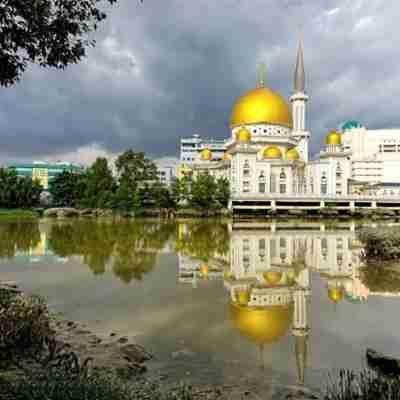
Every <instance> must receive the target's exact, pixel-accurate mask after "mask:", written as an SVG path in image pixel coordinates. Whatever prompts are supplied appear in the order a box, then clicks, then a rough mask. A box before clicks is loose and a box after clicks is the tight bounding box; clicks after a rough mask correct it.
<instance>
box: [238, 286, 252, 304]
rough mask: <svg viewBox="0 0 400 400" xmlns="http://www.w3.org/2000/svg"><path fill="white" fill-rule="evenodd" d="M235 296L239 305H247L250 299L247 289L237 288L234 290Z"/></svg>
mask: <svg viewBox="0 0 400 400" xmlns="http://www.w3.org/2000/svg"><path fill="white" fill-rule="evenodd" d="M235 294H236V298H237V303H238V304H239V305H240V306H247V304H248V303H249V300H250V293H249V291H248V290H243V289H242V290H237V291H236V292H235Z"/></svg>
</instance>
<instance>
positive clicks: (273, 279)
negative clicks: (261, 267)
mask: <svg viewBox="0 0 400 400" xmlns="http://www.w3.org/2000/svg"><path fill="white" fill-rule="evenodd" d="M263 277H264V279H265V280H266V281H267V282H268V283H269V284H270V285H276V284H278V283H279V282H280V281H281V279H282V272H279V271H268V272H264V273H263Z"/></svg>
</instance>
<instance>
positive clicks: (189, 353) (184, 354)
mask: <svg viewBox="0 0 400 400" xmlns="http://www.w3.org/2000/svg"><path fill="white" fill-rule="evenodd" d="M195 355H196V353H194V352H193V351H191V350H189V349H182V350H178V351H174V352H173V353H172V354H171V356H172V358H174V359H175V358H186V357H194V356H195Z"/></svg>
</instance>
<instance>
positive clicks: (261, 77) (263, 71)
mask: <svg viewBox="0 0 400 400" xmlns="http://www.w3.org/2000/svg"><path fill="white" fill-rule="evenodd" d="M257 69H258V71H257V75H258V77H257V78H258V79H257V80H258V82H257V87H259V88H263V87H265V80H266V75H267V66H266V65H265V63H263V62H260V63H259V64H258V68H257Z"/></svg>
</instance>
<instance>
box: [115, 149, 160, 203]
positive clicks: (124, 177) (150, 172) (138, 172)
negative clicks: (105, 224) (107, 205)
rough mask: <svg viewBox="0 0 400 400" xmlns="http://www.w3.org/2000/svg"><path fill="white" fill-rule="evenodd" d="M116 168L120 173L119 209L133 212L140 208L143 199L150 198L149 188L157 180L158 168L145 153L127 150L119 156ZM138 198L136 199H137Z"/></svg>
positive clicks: (117, 194)
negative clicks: (132, 210) (134, 209)
mask: <svg viewBox="0 0 400 400" xmlns="http://www.w3.org/2000/svg"><path fill="white" fill-rule="evenodd" d="M115 166H116V168H117V172H118V185H119V186H118V189H117V193H116V196H115V202H114V204H115V205H116V207H117V208H122V209H126V210H131V209H133V208H135V207H136V208H138V199H137V195H138V194H139V197H140V207H141V206H143V199H144V198H145V197H149V187H150V186H151V185H152V184H154V182H155V181H156V180H157V167H156V165H155V164H154V162H153V161H151V160H149V159H147V158H146V157H145V155H144V153H143V152H134V151H133V150H127V151H125V152H124V153H122V154H121V155H120V156H118V158H117V160H116V162H115ZM135 196H136V197H135Z"/></svg>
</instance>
